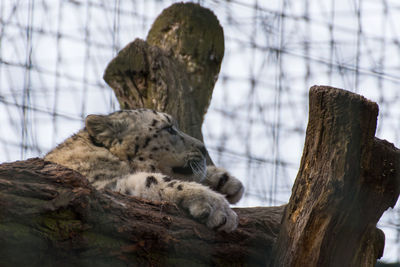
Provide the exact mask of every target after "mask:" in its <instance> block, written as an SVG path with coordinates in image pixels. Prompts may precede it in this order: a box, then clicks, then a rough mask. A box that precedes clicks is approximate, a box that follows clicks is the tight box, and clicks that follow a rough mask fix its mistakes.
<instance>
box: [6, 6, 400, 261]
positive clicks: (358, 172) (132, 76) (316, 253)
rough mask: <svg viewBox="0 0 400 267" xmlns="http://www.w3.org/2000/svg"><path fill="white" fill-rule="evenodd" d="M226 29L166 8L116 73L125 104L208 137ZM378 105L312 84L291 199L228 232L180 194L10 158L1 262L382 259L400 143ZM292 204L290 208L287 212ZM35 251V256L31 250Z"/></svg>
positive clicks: (122, 57) (249, 211)
mask: <svg viewBox="0 0 400 267" xmlns="http://www.w3.org/2000/svg"><path fill="white" fill-rule="evenodd" d="M222 56H223V31H222V28H221V27H220V25H219V23H218V20H217V19H216V18H215V16H214V15H213V14H212V12H210V11H208V10H206V9H204V8H201V7H200V6H199V5H195V4H191V3H188V4H175V5H172V6H171V7H170V8H168V9H166V10H165V11H164V12H163V13H162V14H161V15H160V17H159V18H157V20H156V22H155V23H154V25H153V28H152V29H151V30H150V33H149V36H148V38H147V42H145V41H142V40H135V41H134V42H133V43H131V44H129V45H128V46H126V47H125V48H124V49H123V50H122V51H121V52H120V53H119V54H118V56H117V57H116V58H115V59H113V61H112V62H110V64H109V65H108V67H107V69H106V72H105V74H104V78H105V80H106V81H107V83H108V84H109V85H110V86H111V87H112V88H113V90H114V91H115V93H116V95H117V98H118V100H119V102H120V104H121V108H137V107H146V108H154V109H157V110H160V111H164V112H167V113H170V114H172V115H173V116H174V117H176V118H177V119H178V121H179V123H180V127H181V129H183V130H184V131H186V132H187V133H189V134H191V135H193V136H195V137H197V138H199V139H200V140H202V135H201V125H202V122H203V118H204V114H205V113H206V111H207V107H208V105H209V102H210V98H211V93H212V89H213V86H214V83H215V81H216V77H217V75H218V72H219V68H220V64H221V60H222ZM377 112H378V109H377V105H376V104H374V103H372V102H369V101H367V100H366V99H364V98H363V97H361V96H358V95H355V94H352V93H349V92H346V91H344V90H340V89H335V88H330V87H313V88H312V89H311V91H310V114H309V125H308V128H307V137H306V142H305V148H304V152H303V158H302V161H301V167H300V170H299V173H298V176H297V178H296V182H295V185H294V187H293V192H292V196H291V198H290V201H289V204H288V206H287V208H286V209H285V206H282V207H262V208H261V207H259V208H240V209H235V211H236V212H237V213H238V215H239V219H240V220H239V227H238V230H237V231H234V232H233V233H230V234H225V233H218V232H215V231H213V230H210V229H207V228H206V227H205V226H204V225H202V224H199V223H197V222H196V221H194V220H192V219H190V218H189V217H188V215H187V214H186V213H185V212H184V211H182V210H179V209H178V208H177V207H175V206H173V205H171V204H168V203H151V202H148V201H144V200H140V199H136V198H133V197H129V196H124V195H121V194H118V193H114V192H109V191H101V192H99V191H97V190H95V189H94V188H92V187H91V186H90V185H89V184H88V183H87V180H86V179H85V178H84V177H82V176H81V175H80V174H78V173H76V172H74V171H71V170H69V169H66V168H64V167H62V166H58V165H55V164H53V163H49V162H44V161H43V160H40V159H31V160H28V161H21V162H14V163H8V164H2V165H0V265H1V266H55V265H60V266H71V265H76V266H126V265H128V266H138V265H145V266H146V265H150V266H164V265H170V266H181V265H190V266H268V265H269V264H270V265H272V266H372V265H373V264H374V263H375V261H376V258H377V257H379V255H380V254H381V253H382V249H383V244H384V236H383V233H382V232H381V231H379V230H377V229H376V223H377V221H378V220H379V218H380V216H381V215H382V213H383V212H384V210H386V209H387V208H388V207H389V206H393V205H394V204H395V202H396V200H397V197H398V195H399V180H400V178H399V173H400V160H399V158H400V156H399V150H398V149H396V148H395V147H394V146H393V145H391V144H389V143H388V142H386V141H382V140H378V139H376V138H374V133H375V127H376V116H377ZM284 209H285V212H284ZM22 255H23V256H22Z"/></svg>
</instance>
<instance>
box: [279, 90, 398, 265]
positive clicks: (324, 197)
mask: <svg viewBox="0 0 400 267" xmlns="http://www.w3.org/2000/svg"><path fill="white" fill-rule="evenodd" d="M309 106H310V109H309V121H308V126H307V132H306V140H305V145H304V150H303V157H302V159H301V165H300V169H299V172H298V175H297V178H296V181H295V184H294V186H293V189H292V196H291V198H290V200H289V204H288V205H287V207H286V210H285V212H284V215H283V219H282V226H281V229H280V233H279V237H278V239H277V243H276V244H275V249H274V260H273V261H272V266H373V265H374V264H375V262H376V259H377V258H380V257H381V256H382V253H383V248H384V235H383V233H382V232H381V231H380V230H378V229H376V224H377V222H378V220H379V218H380V217H381V216H382V214H383V212H384V211H385V210H386V209H388V208H389V207H394V205H395V204H396V201H397V198H398V196H399V184H400V183H399V181H400V176H399V173H400V151H399V150H398V149H397V148H395V147H394V146H393V145H392V144H390V143H388V142H387V141H383V140H379V139H377V138H375V137H374V136H375V129H376V122H377V116H378V105H377V104H376V103H373V102H371V101H368V100H367V99H365V98H364V97H362V96H360V95H357V94H353V93H351V92H348V91H344V90H340V89H336V88H332V87H328V86H314V87H312V88H311V90H310V103H309Z"/></svg>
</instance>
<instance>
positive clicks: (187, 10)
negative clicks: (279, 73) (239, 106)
mask: <svg viewBox="0 0 400 267" xmlns="http://www.w3.org/2000/svg"><path fill="white" fill-rule="evenodd" d="M223 55H224V33H223V30H222V27H221V26H220V24H219V22H218V19H217V18H216V17H215V15H214V14H213V13H212V12H211V11H210V10H209V9H206V8H203V7H201V6H200V5H197V4H193V3H185V4H183V3H178V4H174V5H172V6H171V7H169V8H167V9H165V10H164V11H163V12H162V13H161V14H160V15H159V16H158V18H157V19H156V20H155V22H154V24H153V26H152V28H151V29H150V31H149V34H148V36H147V42H145V41H143V40H140V39H136V40H135V41H134V42H132V43H130V44H128V45H127V46H126V47H125V48H124V49H122V50H121V51H120V52H119V53H118V55H117V56H116V57H115V58H114V59H113V60H112V61H111V62H110V63H109V65H108V66H107V68H106V70H105V73H104V80H105V81H106V82H107V83H108V84H109V85H110V86H111V88H112V89H113V90H114V92H115V94H116V96H117V98H118V101H119V103H120V105H121V108H122V109H132V108H141V107H145V108H152V109H155V110H158V111H163V112H166V113H169V114H171V115H172V116H173V117H175V118H176V119H177V120H178V122H179V124H180V127H181V129H182V130H183V131H184V132H186V133H187V134H189V135H191V136H194V137H196V138H197V139H199V140H201V141H203V137H202V134H201V126H202V123H203V119H204V115H205V113H206V112H207V108H208V106H209V103H210V100H211V95H212V92H213V88H214V84H215V82H216V80H217V78H218V73H219V70H220V66H221V62H222V58H223Z"/></svg>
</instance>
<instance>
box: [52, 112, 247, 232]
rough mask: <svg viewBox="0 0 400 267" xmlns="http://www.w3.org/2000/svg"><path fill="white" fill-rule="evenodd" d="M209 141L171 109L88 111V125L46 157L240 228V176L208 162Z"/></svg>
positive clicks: (107, 186)
mask: <svg viewBox="0 0 400 267" xmlns="http://www.w3.org/2000/svg"><path fill="white" fill-rule="evenodd" d="M206 153H207V150H206V148H205V146H204V144H203V143H202V142H201V141H199V140H197V139H195V138H193V137H191V136H189V135H187V134H185V133H183V132H182V131H180V130H179V128H178V125H177V121H176V120H175V119H174V118H173V117H172V116H170V115H169V114H166V113H162V112H158V111H155V110H151V109H135V110H121V111H117V112H114V113H111V114H109V115H88V116H87V117H86V119H85V127H84V128H83V129H81V130H80V131H79V132H78V133H76V134H74V135H73V136H71V137H70V138H68V139H66V140H65V141H64V142H63V143H61V144H60V145H58V146H57V147H56V148H55V149H53V150H52V151H50V152H49V153H48V154H47V155H46V156H45V160H48V161H51V162H55V163H57V164H60V165H63V166H66V167H68V168H71V169H73V170H76V171H78V172H79V173H81V174H82V175H84V176H86V177H87V179H88V180H89V182H90V183H91V184H92V185H93V186H94V187H95V188H96V189H98V190H112V191H117V192H120V193H122V194H126V195H130V196H134V197H138V198H143V199H147V200H150V201H167V202H172V203H175V204H176V205H177V206H179V207H181V208H183V209H185V210H187V211H188V212H189V214H190V215H191V216H192V217H193V218H194V219H196V220H198V221H200V222H202V223H204V224H206V225H207V227H209V228H212V229H215V230H217V231H224V232H232V231H234V230H235V229H236V228H237V225H238V217H237V214H236V213H235V212H234V211H233V210H232V209H231V208H230V206H229V203H232V204H234V203H237V202H238V201H239V200H240V199H241V197H242V195H243V192H244V187H243V184H242V183H241V182H240V180H239V179H237V178H235V177H234V176H232V175H230V174H229V173H228V172H227V171H226V170H224V169H222V168H218V167H215V166H207V165H206Z"/></svg>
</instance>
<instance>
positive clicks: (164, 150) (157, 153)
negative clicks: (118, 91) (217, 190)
mask: <svg viewBox="0 0 400 267" xmlns="http://www.w3.org/2000/svg"><path fill="white" fill-rule="evenodd" d="M85 124H86V130H87V131H88V133H89V136H90V140H91V142H92V143H93V144H94V145H96V146H102V147H105V148H106V149H108V150H109V151H110V152H111V153H112V154H113V155H115V156H117V157H118V158H119V159H120V160H123V161H127V162H129V164H130V166H131V167H132V169H133V171H148V172H161V173H163V174H166V175H169V176H171V177H174V178H178V179H182V180H187V181H201V180H202V179H204V177H205V175H206V158H205V154H206V150H205V147H204V144H203V143H202V142H200V141H199V140H197V139H195V138H193V137H191V136H189V135H187V134H185V133H183V132H182V131H180V130H179V129H178V126H177V123H176V121H175V120H174V119H173V118H172V117H171V116H170V115H168V114H166V113H161V112H157V111H154V110H150V109H136V110H123V111H117V112H114V113H112V114H109V115H89V116H88V117H87V118H86V123H85Z"/></svg>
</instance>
